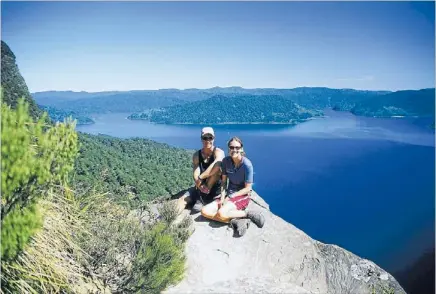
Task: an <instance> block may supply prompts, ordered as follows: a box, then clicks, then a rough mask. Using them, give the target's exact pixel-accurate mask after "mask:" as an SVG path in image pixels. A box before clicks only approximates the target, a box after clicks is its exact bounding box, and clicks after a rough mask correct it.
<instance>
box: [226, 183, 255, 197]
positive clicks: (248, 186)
mask: <svg viewBox="0 0 436 294" xmlns="http://www.w3.org/2000/svg"><path fill="white" fill-rule="evenodd" d="M251 191H253V183H245V188H243V189H241V190H239V191H238V192H235V193H233V194H231V195H229V197H230V198H233V197H237V196H242V195H247V194H249V195H250V194H251Z"/></svg>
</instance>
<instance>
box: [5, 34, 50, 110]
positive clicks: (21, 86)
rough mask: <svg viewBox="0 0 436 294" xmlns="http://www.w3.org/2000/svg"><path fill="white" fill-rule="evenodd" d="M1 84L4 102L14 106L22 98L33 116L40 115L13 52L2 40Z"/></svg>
mask: <svg viewBox="0 0 436 294" xmlns="http://www.w3.org/2000/svg"><path fill="white" fill-rule="evenodd" d="M1 86H2V90H3V101H4V102H5V103H6V104H8V105H10V106H11V107H12V108H15V107H16V106H17V103H18V99H20V98H24V99H25V100H26V102H27V103H29V113H30V115H31V116H32V117H33V118H38V117H40V116H41V115H42V111H41V109H39V107H38V106H37V105H36V103H35V101H34V100H33V98H32V96H30V93H29V89H28V88H27V85H26V82H25V81H24V78H23V77H22V76H21V73H20V71H19V70H18V66H17V63H16V58H15V54H14V53H13V52H12V50H11V49H10V48H9V46H8V45H7V44H6V43H5V42H4V41H1Z"/></svg>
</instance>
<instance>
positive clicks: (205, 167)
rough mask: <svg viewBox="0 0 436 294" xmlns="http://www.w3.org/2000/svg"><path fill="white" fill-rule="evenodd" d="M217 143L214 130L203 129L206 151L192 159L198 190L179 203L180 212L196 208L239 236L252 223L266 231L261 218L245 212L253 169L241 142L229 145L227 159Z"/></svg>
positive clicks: (263, 220)
mask: <svg viewBox="0 0 436 294" xmlns="http://www.w3.org/2000/svg"><path fill="white" fill-rule="evenodd" d="M214 140H215V132H214V130H213V129H212V128H211V127H206V128H203V129H202V131H201V142H202V144H203V148H202V149H200V150H198V151H196V152H195V153H194V155H193V158H192V161H193V176H194V181H195V187H193V188H191V189H190V190H189V193H187V194H185V195H184V196H182V197H181V198H180V199H179V208H180V209H184V208H185V207H186V205H193V210H194V211H196V212H198V211H201V214H202V215H203V216H204V217H206V218H209V219H214V220H217V221H221V222H225V223H228V222H230V224H231V225H232V227H233V228H234V229H235V230H237V231H238V233H239V234H240V235H243V234H244V233H245V231H246V229H247V228H248V226H249V220H251V221H253V222H254V223H255V224H256V225H257V226H258V227H259V228H261V227H263V224H264V222H265V219H264V217H263V216H262V214H260V213H259V212H254V211H247V210H246V208H247V206H248V204H249V203H250V199H251V191H252V185H253V165H252V164H251V161H250V160H249V159H248V158H247V157H246V156H245V152H244V149H243V143H242V141H241V139H239V138H238V137H233V138H231V139H230V140H229V141H228V143H227V146H228V148H229V156H227V157H225V154H224V151H223V150H221V149H220V148H217V147H215V146H214Z"/></svg>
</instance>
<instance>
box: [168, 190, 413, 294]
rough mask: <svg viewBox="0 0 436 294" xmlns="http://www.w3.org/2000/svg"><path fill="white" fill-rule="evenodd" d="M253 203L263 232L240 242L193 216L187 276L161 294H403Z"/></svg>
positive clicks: (362, 264) (379, 274) (375, 271)
mask: <svg viewBox="0 0 436 294" xmlns="http://www.w3.org/2000/svg"><path fill="white" fill-rule="evenodd" d="M253 199H254V200H255V201H251V203H250V205H249V207H248V209H251V210H259V211H261V212H262V213H263V215H264V216H265V219H266V222H265V226H264V227H263V228H261V229H259V228H258V227H257V226H256V225H254V224H253V223H252V224H251V225H250V227H249V229H248V231H247V233H246V234H245V235H244V236H242V237H234V233H233V230H232V228H231V227H230V226H229V225H226V224H222V223H218V222H214V221H210V220H207V219H205V218H204V217H202V216H201V214H199V213H197V214H193V215H191V217H192V218H193V226H194V232H193V234H192V235H191V237H190V238H189V240H188V242H187V246H186V254H187V269H186V275H185V278H184V279H183V280H182V281H181V282H180V283H179V284H177V285H175V286H173V287H171V288H169V289H167V290H166V292H165V293H341V294H342V293H405V291H404V290H403V289H402V288H401V286H400V285H399V284H398V282H397V281H396V280H395V279H394V278H393V277H392V275H390V274H389V273H387V272H386V271H384V270H383V269H381V268H380V267H379V266H377V265H376V264H374V263H373V262H371V261H369V260H366V259H362V258H360V257H358V256H356V255H355V254H353V253H351V252H349V251H347V250H345V249H343V248H340V247H338V246H335V245H329V244H323V243H321V242H318V241H316V240H314V239H312V238H311V237H309V236H308V235H307V234H305V233H304V232H303V231H301V230H299V229H298V228H296V227H295V226H293V225H292V224H290V223H288V222H286V221H284V220H283V219H281V218H280V217H278V216H276V215H274V214H273V213H272V212H271V211H270V210H269V207H268V205H267V204H266V203H265V202H264V201H263V200H262V198H261V197H259V196H258V195H257V194H256V193H254V197H253ZM184 213H185V214H189V211H188V210H185V211H184Z"/></svg>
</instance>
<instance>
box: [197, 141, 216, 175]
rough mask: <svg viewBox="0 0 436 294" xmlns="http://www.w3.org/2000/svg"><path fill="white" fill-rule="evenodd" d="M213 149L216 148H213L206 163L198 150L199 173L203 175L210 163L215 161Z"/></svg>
mask: <svg viewBox="0 0 436 294" xmlns="http://www.w3.org/2000/svg"><path fill="white" fill-rule="evenodd" d="M215 149H216V147H214V148H213V151H212V155H211V156H210V157H209V160H208V162H204V160H205V159H204V158H203V153H202V152H201V149H200V150H198V161H199V162H200V172H201V173H203V172H204V171H205V170H206V169H207V168H208V167H209V166H210V164H211V163H212V162H214V161H215Z"/></svg>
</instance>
